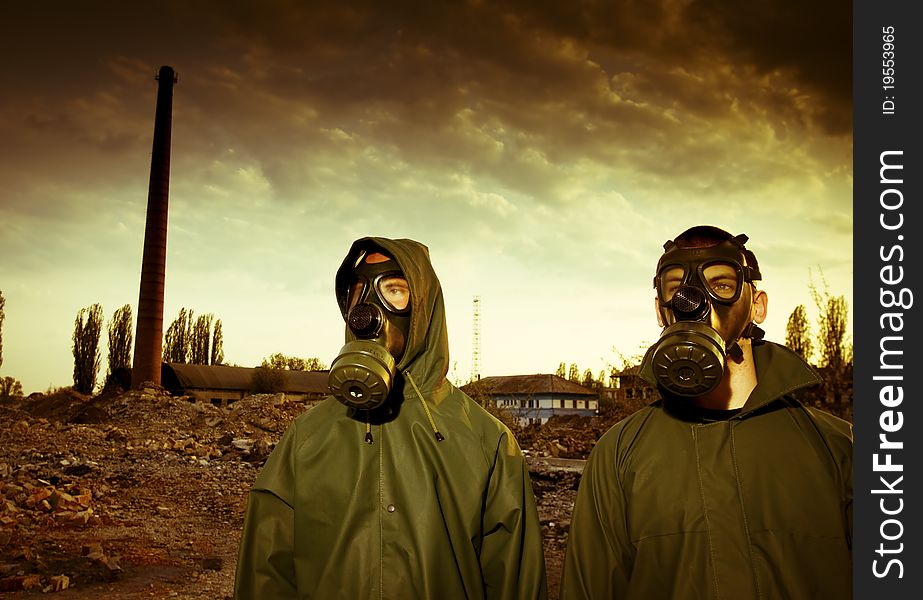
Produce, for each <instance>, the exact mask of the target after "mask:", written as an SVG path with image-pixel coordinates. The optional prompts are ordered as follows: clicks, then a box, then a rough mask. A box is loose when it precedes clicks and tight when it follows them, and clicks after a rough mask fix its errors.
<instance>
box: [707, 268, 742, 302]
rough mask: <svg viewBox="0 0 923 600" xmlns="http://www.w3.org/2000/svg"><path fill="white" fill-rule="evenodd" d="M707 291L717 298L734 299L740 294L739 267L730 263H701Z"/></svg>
mask: <svg viewBox="0 0 923 600" xmlns="http://www.w3.org/2000/svg"><path fill="white" fill-rule="evenodd" d="M702 279H703V281H704V282H705V286H706V289H707V291H709V292H710V293H711V295H712V297H714V298H716V299H718V300H731V301H733V300H735V299H737V297H738V296H739V295H740V269H739V268H738V267H736V266H735V265H732V264H730V263H724V262H719V263H710V264H707V265H702Z"/></svg>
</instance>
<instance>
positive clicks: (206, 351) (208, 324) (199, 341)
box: [189, 313, 215, 365]
mask: <svg viewBox="0 0 923 600" xmlns="http://www.w3.org/2000/svg"><path fill="white" fill-rule="evenodd" d="M214 320H215V316H214V315H213V314H211V313H208V314H205V315H199V318H197V319H196V320H195V325H193V326H192V332H191V335H190V336H189V355H190V356H189V362H190V363H192V364H194V365H207V364H208V361H209V359H211V332H212V322H213V321H214ZM190 322H191V318H190Z"/></svg>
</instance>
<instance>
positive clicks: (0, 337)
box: [0, 291, 6, 366]
mask: <svg viewBox="0 0 923 600" xmlns="http://www.w3.org/2000/svg"><path fill="white" fill-rule="evenodd" d="M4 306H6V299H5V298H4V297H3V292H2V291H0V366H2V365H3V319H5V318H6V314H5V313H4V312H3V307H4Z"/></svg>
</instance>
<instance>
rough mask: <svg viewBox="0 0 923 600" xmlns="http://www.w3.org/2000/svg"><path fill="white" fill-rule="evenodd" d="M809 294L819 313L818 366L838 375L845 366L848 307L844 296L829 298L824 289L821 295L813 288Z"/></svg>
mask: <svg viewBox="0 0 923 600" xmlns="http://www.w3.org/2000/svg"><path fill="white" fill-rule="evenodd" d="M811 292H812V295H813V296H814V302H815V303H816V304H817V309H818V310H819V311H820V318H819V319H818V326H817V343H818V351H819V352H820V366H821V367H825V368H828V369H830V370H832V371H833V372H834V373H836V374H840V373H841V372H842V370H843V368H844V366H845V365H846V353H847V349H846V344H845V339H846V319H847V312H848V307H849V306H848V304H847V303H846V298H845V297H844V296H831V295H830V293H829V292H828V291H827V290H826V289H824V293H823V294H820V293H818V292H817V290H816V289H814V288H812V290H811Z"/></svg>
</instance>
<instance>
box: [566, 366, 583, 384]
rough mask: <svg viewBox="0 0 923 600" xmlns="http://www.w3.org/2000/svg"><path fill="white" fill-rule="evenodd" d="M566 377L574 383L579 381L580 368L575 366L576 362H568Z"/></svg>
mask: <svg viewBox="0 0 923 600" xmlns="http://www.w3.org/2000/svg"><path fill="white" fill-rule="evenodd" d="M567 378H568V379H569V380H571V381H573V382H574V383H580V369H578V368H577V363H571V364H570V369H569V370H568V371H567Z"/></svg>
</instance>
